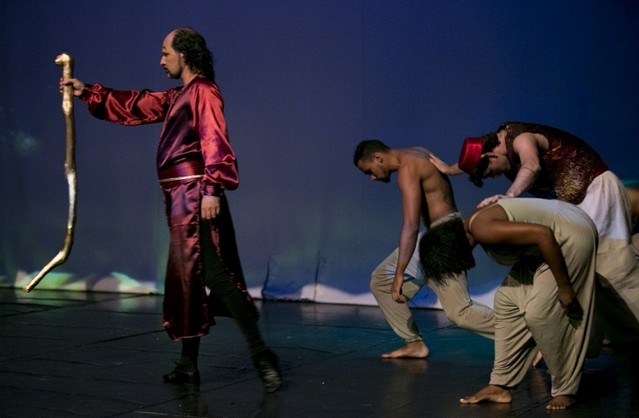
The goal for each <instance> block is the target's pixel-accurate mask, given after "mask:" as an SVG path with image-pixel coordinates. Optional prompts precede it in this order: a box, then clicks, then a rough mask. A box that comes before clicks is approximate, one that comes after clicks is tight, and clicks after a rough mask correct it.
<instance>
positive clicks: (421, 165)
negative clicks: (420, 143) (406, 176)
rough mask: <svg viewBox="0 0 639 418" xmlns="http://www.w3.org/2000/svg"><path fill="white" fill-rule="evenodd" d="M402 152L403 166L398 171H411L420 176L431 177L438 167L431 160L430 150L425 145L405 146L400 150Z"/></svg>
mask: <svg viewBox="0 0 639 418" xmlns="http://www.w3.org/2000/svg"><path fill="white" fill-rule="evenodd" d="M400 152H401V154H402V159H401V161H402V162H401V166H400V169H399V170H398V171H400V172H401V171H405V172H407V173H411V174H412V175H413V176H415V177H418V178H426V177H430V176H431V175H432V173H433V170H436V167H435V166H434V165H433V163H432V162H431V161H430V158H429V156H430V154H431V153H430V151H429V150H427V149H426V148H423V147H413V148H404V149H402V150H400Z"/></svg>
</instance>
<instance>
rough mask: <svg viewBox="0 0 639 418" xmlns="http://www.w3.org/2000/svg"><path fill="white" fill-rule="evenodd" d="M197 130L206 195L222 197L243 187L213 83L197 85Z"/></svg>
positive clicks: (193, 104)
mask: <svg viewBox="0 0 639 418" xmlns="http://www.w3.org/2000/svg"><path fill="white" fill-rule="evenodd" d="M190 106H191V111H192V113H193V128H194V130H195V131H196V132H197V133H198V135H199V137H200V146H201V150H202V157H203V159H204V180H203V182H202V194H203V195H206V196H219V195H221V194H222V193H223V192H224V190H235V189H237V187H238V186H239V182H240V179H239V172H238V168H237V161H236V158H235V152H234V151H233V149H232V148H231V144H230V142H229V137H228V133H227V128H226V120H225V119H224V113H223V108H224V103H223V101H222V97H221V95H220V92H219V90H218V89H217V87H216V86H215V85H214V84H211V83H206V82H202V83H196V84H195V85H194V86H193V90H192V92H191V95H190Z"/></svg>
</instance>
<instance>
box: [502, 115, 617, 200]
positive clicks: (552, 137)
mask: <svg viewBox="0 0 639 418" xmlns="http://www.w3.org/2000/svg"><path fill="white" fill-rule="evenodd" d="M501 130H505V131H506V148H507V150H508V158H509V160H510V162H511V165H512V168H511V170H510V171H509V172H507V173H505V176H506V177H507V178H508V179H510V180H511V181H513V180H514V179H515V177H516V176H517V172H518V171H519V169H520V167H521V161H520V160H519V156H518V155H517V153H516V152H515V151H514V149H513V140H514V139H515V138H516V137H517V136H519V135H520V134H522V133H524V132H530V133H534V134H541V135H543V136H545V137H546V139H547V140H548V149H547V150H546V151H541V152H540V155H539V163H540V164H541V170H540V172H539V174H538V176H537V179H536V180H535V183H534V184H533V185H532V187H531V188H530V189H528V193H530V194H532V195H533V196H536V197H540V198H544V199H559V200H563V201H565V202H570V203H573V204H575V205H576V204H579V203H581V201H582V200H583V199H584V197H585V196H586V191H587V189H588V186H589V185H590V183H591V182H592V180H593V179H594V178H595V177H597V176H598V175H600V174H601V173H603V172H605V171H607V170H608V166H607V165H606V163H605V161H604V160H603V159H602V158H601V156H600V155H599V154H598V153H597V152H596V151H595V150H594V149H593V148H592V147H590V145H588V144H587V143H586V142H585V141H584V140H582V139H581V138H578V137H577V136H575V135H573V134H571V133H568V132H565V131H562V130H561V129H557V128H553V127H550V126H544V125H539V124H534V123H524V122H506V123H504V124H503V125H502V126H500V127H499V129H498V130H497V131H501Z"/></svg>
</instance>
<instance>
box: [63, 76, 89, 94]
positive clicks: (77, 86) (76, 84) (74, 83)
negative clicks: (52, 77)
mask: <svg viewBox="0 0 639 418" xmlns="http://www.w3.org/2000/svg"><path fill="white" fill-rule="evenodd" d="M59 86H60V93H62V92H64V88H65V87H66V86H71V87H73V95H74V96H79V95H81V94H82V90H83V89H84V87H85V84H84V83H83V82H82V81H80V80H78V79H77V78H69V79H66V80H65V79H64V78H60V84H59Z"/></svg>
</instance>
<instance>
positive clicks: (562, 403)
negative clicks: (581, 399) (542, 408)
mask: <svg viewBox="0 0 639 418" xmlns="http://www.w3.org/2000/svg"><path fill="white" fill-rule="evenodd" d="M576 402H577V401H576V400H575V398H573V397H572V396H567V395H559V396H555V397H554V398H552V400H551V401H550V402H549V403H548V405H546V409H547V410H550V411H555V410H559V409H568V408H570V407H571V406H573V405H574V404H575V403H576Z"/></svg>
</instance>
